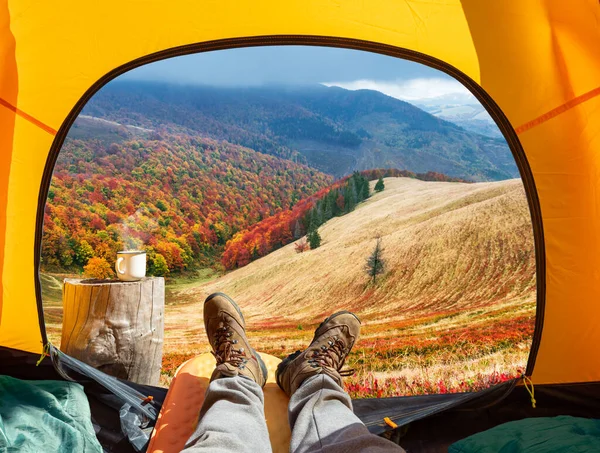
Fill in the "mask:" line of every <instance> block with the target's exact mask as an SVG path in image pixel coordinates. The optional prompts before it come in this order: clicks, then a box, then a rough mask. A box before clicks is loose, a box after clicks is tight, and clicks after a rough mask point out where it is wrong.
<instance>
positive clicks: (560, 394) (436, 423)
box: [394, 382, 600, 453]
mask: <svg viewBox="0 0 600 453" xmlns="http://www.w3.org/2000/svg"><path fill="white" fill-rule="evenodd" d="M535 399H536V408H533V407H532V405H531V398H530V396H529V394H528V393H527V391H526V390H525V388H524V387H523V386H517V387H515V389H514V390H513V391H512V392H511V393H510V394H509V395H508V396H507V397H506V398H504V399H503V400H501V401H499V402H497V403H496V404H493V405H490V406H480V405H469V404H466V405H464V406H461V407H458V408H456V409H452V410H448V411H446V412H442V413H440V414H437V415H433V416H431V417H428V418H425V419H422V420H418V421H415V422H413V423H411V424H410V425H408V427H407V428H405V429H404V435H402V436H401V437H400V436H399V435H398V434H397V435H396V437H395V439H394V440H396V441H398V440H399V443H400V445H402V447H404V448H405V449H406V450H408V451H415V452H417V451H418V452H421V453H438V452H439V453H441V452H444V453H446V452H447V451H448V446H450V445H451V444H452V443H454V442H456V441H458V440H460V439H464V438H465V437H468V436H471V435H473V434H476V433H478V432H481V431H485V430H487V429H490V428H493V427H494V426H498V425H500V424H502V423H506V422H510V421H513V420H521V419H524V418H529V417H555V416H558V415H571V416H574V417H585V418H600V383H599V382H592V383H581V384H561V385H536V386H535ZM400 431H402V430H400Z"/></svg>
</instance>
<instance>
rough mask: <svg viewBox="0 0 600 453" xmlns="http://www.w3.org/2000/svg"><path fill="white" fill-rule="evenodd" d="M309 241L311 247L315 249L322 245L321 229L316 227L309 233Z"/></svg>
mask: <svg viewBox="0 0 600 453" xmlns="http://www.w3.org/2000/svg"><path fill="white" fill-rule="evenodd" d="M308 243H309V244H310V249H311V250H314V249H316V248H319V247H320V246H321V235H320V234H319V230H317V229H316V228H315V229H314V230H312V231H311V232H309V233H308Z"/></svg>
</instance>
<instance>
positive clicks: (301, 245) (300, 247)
mask: <svg viewBox="0 0 600 453" xmlns="http://www.w3.org/2000/svg"><path fill="white" fill-rule="evenodd" d="M308 248H309V247H308V242H306V239H305V238H303V239H300V240H299V241H298V242H296V244H295V245H294V250H296V253H302V252H306V251H307V250H308Z"/></svg>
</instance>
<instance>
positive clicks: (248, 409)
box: [182, 376, 271, 453]
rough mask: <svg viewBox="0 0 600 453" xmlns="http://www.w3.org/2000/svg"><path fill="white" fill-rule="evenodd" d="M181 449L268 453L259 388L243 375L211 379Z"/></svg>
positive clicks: (265, 424)
mask: <svg viewBox="0 0 600 453" xmlns="http://www.w3.org/2000/svg"><path fill="white" fill-rule="evenodd" d="M182 451H183V452H185V453H200V452H211V453H232V452H233V453H242V452H243V453H271V443H270V441H269V432H268V431H267V423H266V421H265V404H264V395H263V391H262V388H260V386H259V385H258V384H257V383H255V382H254V381H253V380H251V379H248V378H245V377H239V376H236V377H226V378H221V379H215V380H214V381H212V382H211V383H210V385H209V386H208V390H207V391H206V395H205V397H204V404H203V405H202V409H201V410H200V421H199V422H198V426H197V428H196V431H194V434H192V437H190V439H189V440H188V441H187V443H186V445H185V449H184V450H182Z"/></svg>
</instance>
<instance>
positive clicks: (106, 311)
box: [60, 277, 165, 385]
mask: <svg viewBox="0 0 600 453" xmlns="http://www.w3.org/2000/svg"><path fill="white" fill-rule="evenodd" d="M164 306H165V281H164V279H163V278H162V277H154V278H145V279H143V280H140V281H138V282H121V281H118V280H77V279H65V282H64V289H63V329H62V338H61V347H60V349H61V350H62V351H63V352H65V353H67V354H69V355H70V356H71V357H75V358H76V359H79V360H81V361H82V362H85V363H87V364H88V365H91V366H93V367H94V368H97V369H99V370H101V371H103V372H105V373H107V374H110V375H111V376H115V377H118V378H122V379H127V380H130V381H133V382H137V383H139V384H149V385H157V384H158V381H159V378H160V369H161V362H162V348H163V337H164Z"/></svg>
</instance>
